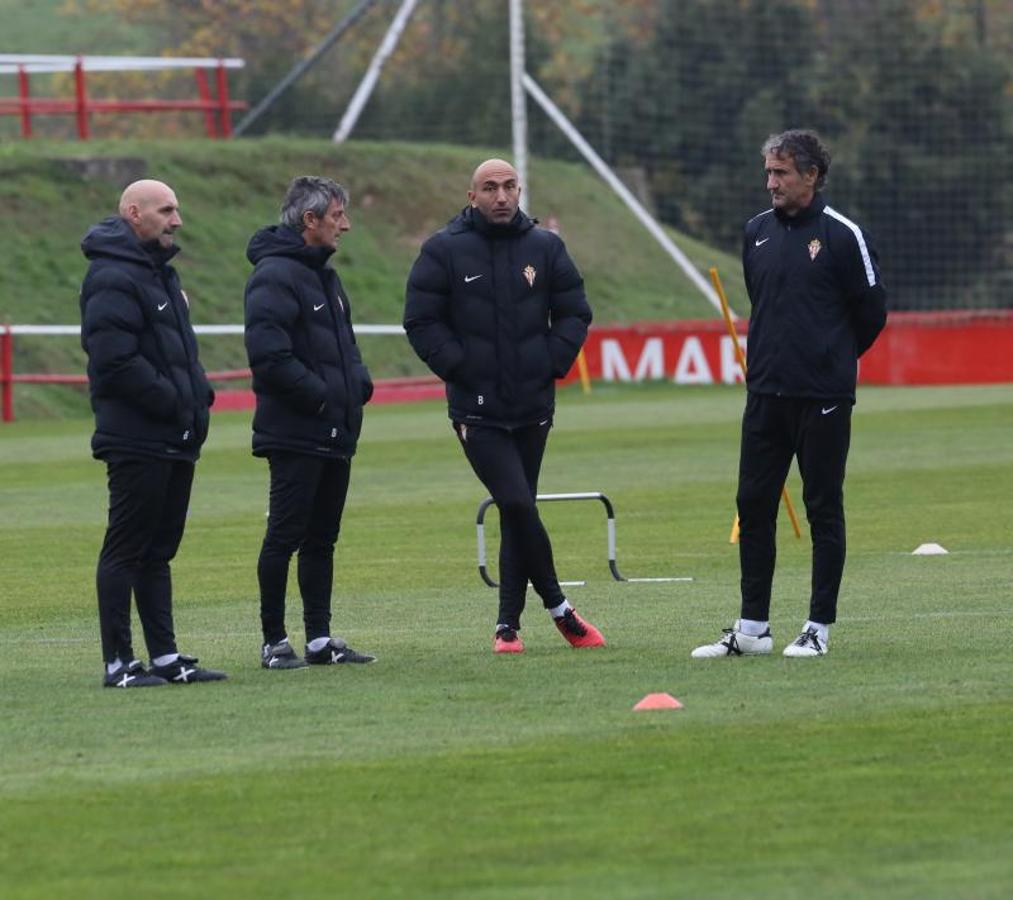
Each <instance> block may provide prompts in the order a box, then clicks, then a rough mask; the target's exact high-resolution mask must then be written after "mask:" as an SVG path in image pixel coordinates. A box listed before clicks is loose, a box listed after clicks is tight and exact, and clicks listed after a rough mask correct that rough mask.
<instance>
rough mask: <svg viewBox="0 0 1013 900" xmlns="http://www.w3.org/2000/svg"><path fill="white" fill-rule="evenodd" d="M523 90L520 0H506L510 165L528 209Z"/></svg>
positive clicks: (528, 186)
mask: <svg viewBox="0 0 1013 900" xmlns="http://www.w3.org/2000/svg"><path fill="white" fill-rule="evenodd" d="M527 101H528V97H527V93H526V92H525V90H524V0H510V106H511V112H512V118H513V134H514V168H515V169H516V170H517V179H518V181H520V183H521V186H522V187H523V188H524V192H523V194H521V198H522V199H521V203H522V205H523V206H524V208H525V209H527V210H530V209H531V185H530V184H529V183H528V108H527Z"/></svg>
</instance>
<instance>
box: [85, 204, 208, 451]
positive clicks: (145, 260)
mask: <svg viewBox="0 0 1013 900" xmlns="http://www.w3.org/2000/svg"><path fill="white" fill-rule="evenodd" d="M81 250H82V251H83V253H84V255H85V256H86V257H87V258H88V259H89V260H91V264H90V265H89V266H88V273H87V275H86V276H85V279H84V285H83V286H82V288H81V345H82V346H83V347H84V349H85V352H86V353H87V354H88V384H89V387H90V389H91V406H92V409H93V410H94V411H95V434H94V435H93V436H92V441H91V446H92V452H93V453H94V455H95V456H97V457H100V458H101V457H104V456H106V455H108V454H110V453H116V454H124V455H140V456H155V457H159V458H164V459H187V460H191V461H193V460H196V459H197V457H198V456H199V455H200V447H201V445H202V444H203V443H204V440H205V438H206V437H207V433H208V407H209V406H210V405H211V403H212V402H213V400H214V393H213V391H212V390H211V387H210V385H209V384H208V381H207V377H206V376H205V374H204V369H203V368H202V366H201V364H200V362H199V361H198V359H197V339H196V337H195V336H194V333H193V328H192V327H191V325H190V311H189V304H188V302H187V300H186V295H185V294H184V293H183V291H182V290H181V289H180V285H179V277H178V276H177V274H176V270H175V269H174V268H173V267H172V266H170V265H169V260H170V259H172V257H173V256H175V254H176V253H177V252H178V248H176V247H173V248H171V249H169V250H163V249H162V248H160V247H159V246H158V244H157V242H153V243H151V244H150V245H149V244H145V245H143V246H142V244H141V243H140V241H139V240H138V239H137V236H136V235H135V234H134V232H133V229H131V227H130V226H129V225H128V224H127V222H126V221H124V220H123V219H121V218H120V217H119V216H110V217H109V218H108V219H104V220H103V221H101V222H99V223H98V224H97V225H94V226H92V227H91V228H90V229H89V230H88V233H87V234H86V235H85V236H84V239H83V240H82V241H81Z"/></svg>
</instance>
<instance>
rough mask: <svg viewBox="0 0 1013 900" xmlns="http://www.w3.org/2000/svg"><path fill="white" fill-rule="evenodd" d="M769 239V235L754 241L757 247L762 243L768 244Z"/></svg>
mask: <svg viewBox="0 0 1013 900" xmlns="http://www.w3.org/2000/svg"><path fill="white" fill-rule="evenodd" d="M769 240H770V238H769V237H765V238H764V239H763V240H762V241H754V243H755V244H756V246H757V247H759V246H760V245H761V244H766V243H767V241H769Z"/></svg>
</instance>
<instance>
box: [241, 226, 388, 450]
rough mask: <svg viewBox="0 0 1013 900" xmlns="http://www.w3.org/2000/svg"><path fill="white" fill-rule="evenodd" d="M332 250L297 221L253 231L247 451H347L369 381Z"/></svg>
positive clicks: (353, 443) (248, 296)
mask: <svg viewBox="0 0 1013 900" xmlns="http://www.w3.org/2000/svg"><path fill="white" fill-rule="evenodd" d="M333 252H334V251H333V250H331V249H329V248H327V247H311V246H309V245H308V244H307V243H306V242H305V241H304V240H303V238H302V235H301V234H300V233H299V232H298V231H296V230H295V229H294V228H289V227H288V226H287V225H272V226H270V227H268V228H262V229H260V231H258V232H257V233H256V234H255V235H254V236H253V237H252V238H251V239H250V244H249V247H248V248H247V250H246V256H247V258H248V259H249V260H250V262H251V263H253V265H254V269H253V274H252V275H250V278H249V281H247V283H246V300H245V305H246V353H247V356H248V357H249V360H250V369H251V370H252V371H253V390H254V391H255V392H256V395H257V411H256V413H255V414H254V417H253V454H254V456H267V455H269V454H270V452H271V451H272V450H289V451H293V452H297V453H307V454H310V455H313V456H326V457H339V456H341V457H351V456H352V455H353V454H354V453H355V448H356V444H357V443H358V440H359V432H360V431H361V430H362V407H363V404H365V403H366V402H367V401H368V400H369V398H370V397H371V396H372V395H373V382H372V381H371V380H370V377H369V372H368V371H367V369H366V367H365V365H363V362H362V356H361V355H360V354H359V348H358V345H357V344H356V343H355V334H354V333H353V331H352V316H351V307H350V305H349V302H348V297H347V295H346V294H345V291H344V288H342V286H341V281H340V280H339V279H338V275H337V273H336V272H335V271H334V269H332V268H331V267H330V266H328V265H327V260H328V259H329V258H330V256H331V254H332V253H333Z"/></svg>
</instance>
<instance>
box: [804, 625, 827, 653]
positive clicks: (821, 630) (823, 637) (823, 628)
mask: <svg viewBox="0 0 1013 900" xmlns="http://www.w3.org/2000/svg"><path fill="white" fill-rule="evenodd" d="M810 628H814V629H815V630H816V634H817V635H819V639H820V643H821V644H822V645H823V646H824V647H826V645H827V643H828V642H829V640H830V626H829V625H822V624H820V623H819V622H806V623H805V629H804V630H805V631H808V630H809V629H810Z"/></svg>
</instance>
